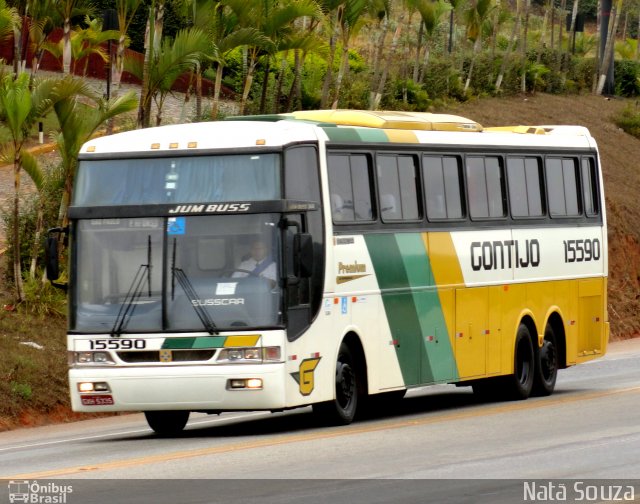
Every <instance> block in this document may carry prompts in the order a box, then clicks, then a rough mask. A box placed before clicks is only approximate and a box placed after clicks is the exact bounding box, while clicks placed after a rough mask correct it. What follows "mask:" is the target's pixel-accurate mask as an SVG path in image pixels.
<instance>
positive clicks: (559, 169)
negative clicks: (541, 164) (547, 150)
mask: <svg viewBox="0 0 640 504" xmlns="http://www.w3.org/2000/svg"><path fill="white" fill-rule="evenodd" d="M576 164H577V163H576V159H575V158H551V157H549V158H547V159H546V161H545V175H546V180H547V194H548V195H549V212H550V214H551V216H552V217H577V216H578V215H580V205H579V201H578V194H579V192H578V186H577V184H578V176H577V167H576Z"/></svg>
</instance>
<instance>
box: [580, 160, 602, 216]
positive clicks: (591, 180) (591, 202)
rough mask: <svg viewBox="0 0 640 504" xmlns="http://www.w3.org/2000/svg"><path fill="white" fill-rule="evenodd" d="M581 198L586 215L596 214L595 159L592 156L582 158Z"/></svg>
mask: <svg viewBox="0 0 640 504" xmlns="http://www.w3.org/2000/svg"><path fill="white" fill-rule="evenodd" d="M582 198H583V201H584V213H585V214H586V215H587V217H594V216H596V215H598V213H599V208H598V182H597V178H596V166H595V160H594V159H593V158H592V157H585V158H582Z"/></svg>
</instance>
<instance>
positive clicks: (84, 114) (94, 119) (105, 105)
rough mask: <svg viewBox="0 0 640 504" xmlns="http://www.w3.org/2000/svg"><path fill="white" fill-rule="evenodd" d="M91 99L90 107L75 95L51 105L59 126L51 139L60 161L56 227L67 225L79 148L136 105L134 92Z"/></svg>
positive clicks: (136, 99)
mask: <svg viewBox="0 0 640 504" xmlns="http://www.w3.org/2000/svg"><path fill="white" fill-rule="evenodd" d="M94 99H95V102H94V104H87V103H85V102H84V101H82V100H79V99H78V97H77V95H70V96H67V97H65V98H64V99H61V100H59V101H58V102H57V103H55V105H54V106H53V109H54V111H55V114H56V117H57V118H58V122H59V123H60V132H59V133H58V134H57V135H56V137H55V140H56V147H57V151H58V152H59V154H60V157H61V158H62V172H61V176H62V180H61V184H62V185H63V195H62V200H61V202H60V212H59V215H58V225H59V226H66V225H67V211H68V208H69V201H70V197H71V192H72V190H73V181H74V179H75V174H76V167H77V163H78V161H77V159H78V153H79V152H80V148H81V147H82V145H83V144H84V143H85V142H87V141H88V140H89V139H90V138H91V137H92V136H93V135H94V134H95V132H96V131H97V130H98V129H99V128H100V127H101V126H103V125H104V124H105V123H107V122H108V121H109V120H110V119H112V118H114V117H115V116H117V115H120V114H123V113H125V112H130V111H132V110H135V109H136V107H137V106H138V98H137V96H136V93H135V91H129V92H128V93H127V94H125V95H123V96H121V97H116V98H112V99H111V100H109V101H107V100H105V99H104V98H98V97H97V96H94Z"/></svg>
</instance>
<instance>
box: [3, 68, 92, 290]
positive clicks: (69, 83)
mask: <svg viewBox="0 0 640 504" xmlns="http://www.w3.org/2000/svg"><path fill="white" fill-rule="evenodd" d="M80 93H82V94H85V95H88V96H91V95H93V92H92V90H91V89H90V88H89V87H88V85H87V84H85V83H83V82H82V81H80V80H78V79H73V78H67V79H62V80H60V79H43V80H35V81H33V83H31V82H30V78H29V75H28V74H26V73H21V74H19V75H18V76H14V75H11V74H8V75H3V76H0V123H1V124H3V125H4V126H5V127H6V129H7V130H8V132H9V136H10V140H9V141H8V142H7V143H6V144H5V145H4V146H3V157H5V158H7V157H9V158H10V159H11V161H12V163H13V180H14V198H13V223H14V226H13V240H12V246H13V251H14V253H13V274H14V280H15V287H16V294H17V297H18V301H23V300H24V289H23V285H22V266H21V260H20V230H19V226H18V222H19V218H20V178H21V177H20V176H21V170H22V168H23V165H24V164H25V162H26V163H28V164H30V163H31V161H30V159H29V157H28V155H27V154H25V150H24V146H25V144H26V142H27V140H28V139H29V136H30V133H31V130H32V129H33V127H34V125H35V124H36V123H37V122H38V121H39V120H40V119H41V118H42V117H44V116H45V115H46V114H47V113H48V112H49V111H50V110H51V108H52V107H53V106H54V104H55V103H57V102H58V101H60V100H63V99H65V98H67V97H69V96H73V95H76V94H80Z"/></svg>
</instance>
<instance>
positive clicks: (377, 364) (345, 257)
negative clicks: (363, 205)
mask: <svg viewBox="0 0 640 504" xmlns="http://www.w3.org/2000/svg"><path fill="white" fill-rule="evenodd" d="M334 243H335V246H334V247H333V251H332V257H333V258H332V261H331V265H330V266H329V272H328V274H327V279H328V283H329V286H328V290H333V294H334V295H333V296H330V297H329V298H325V301H324V306H323V312H324V313H323V314H321V317H323V316H324V317H328V318H330V320H331V332H330V333H329V334H331V335H332V337H331V338H327V337H325V339H327V340H330V341H334V342H335V343H334V344H336V345H337V344H339V342H340V341H341V340H342V338H343V337H344V336H345V335H346V334H347V333H348V332H353V333H355V334H356V335H357V336H358V338H359V339H360V342H361V343H362V346H363V349H364V353H365V358H366V364H367V376H368V380H367V382H368V387H369V392H370V393H372V394H373V393H377V392H382V391H385V390H391V389H398V388H402V387H405V380H404V378H403V374H402V370H401V366H400V362H399V360H398V357H397V353H396V348H395V346H394V343H393V340H394V337H393V336H392V334H391V328H390V326H389V319H388V317H387V316H386V313H385V309H384V306H383V301H382V295H381V293H380V282H379V278H378V276H377V275H376V269H375V267H374V263H373V258H372V257H371V255H370V252H369V248H368V246H367V243H366V240H365V238H364V237H363V236H362V235H353V236H346V235H341V236H339V237H336V238H335V239H334ZM331 284H333V285H331ZM399 297H400V298H402V296H399ZM394 302H395V301H394V300H392V301H391V303H394ZM400 309H403V307H401V308H400ZM321 337H322V336H321ZM405 339H406V338H405ZM406 343H407V345H408V343H409V340H408V339H406ZM337 351H338V349H337V346H336V348H335V354H336V355H337ZM416 364H417V363H416Z"/></svg>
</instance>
